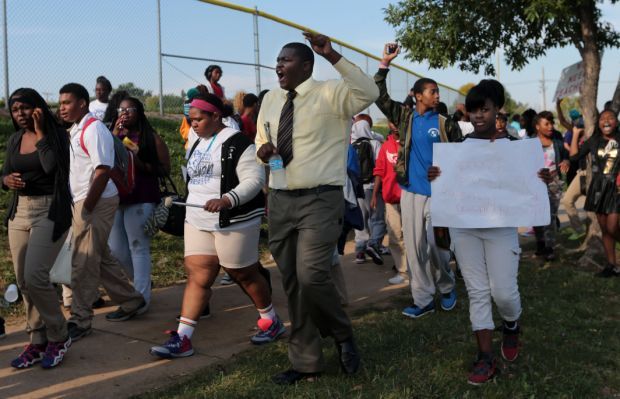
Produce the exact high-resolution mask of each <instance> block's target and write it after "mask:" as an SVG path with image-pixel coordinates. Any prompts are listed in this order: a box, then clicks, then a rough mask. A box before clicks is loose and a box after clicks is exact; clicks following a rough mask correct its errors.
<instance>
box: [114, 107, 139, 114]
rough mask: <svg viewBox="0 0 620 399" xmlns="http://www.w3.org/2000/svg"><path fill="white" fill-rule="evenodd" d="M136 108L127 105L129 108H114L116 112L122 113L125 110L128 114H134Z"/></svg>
mask: <svg viewBox="0 0 620 399" xmlns="http://www.w3.org/2000/svg"><path fill="white" fill-rule="evenodd" d="M137 110H138V109H137V108H136V107H129V108H123V107H119V108H117V109H116V112H118V113H119V114H122V113H123V112H127V113H129V114H134V113H136V111H137Z"/></svg>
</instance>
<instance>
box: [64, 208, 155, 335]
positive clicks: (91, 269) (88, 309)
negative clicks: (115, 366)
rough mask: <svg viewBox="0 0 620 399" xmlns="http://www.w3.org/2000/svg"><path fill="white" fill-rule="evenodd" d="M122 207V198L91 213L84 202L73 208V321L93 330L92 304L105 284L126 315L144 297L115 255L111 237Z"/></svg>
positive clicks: (139, 304) (142, 300)
mask: <svg viewBox="0 0 620 399" xmlns="http://www.w3.org/2000/svg"><path fill="white" fill-rule="evenodd" d="M117 207H118V196H115V197H112V198H101V199H99V202H97V205H96V206H95V209H93V211H92V212H88V211H87V210H86V209H84V201H83V200H82V201H78V202H76V203H75V205H74V209H73V225H72V227H73V242H72V244H73V261H72V275H71V289H72V291H73V302H72V304H71V318H70V319H69V321H70V322H71V323H75V324H77V325H78V327H80V328H89V327H90V323H91V320H92V318H93V309H92V304H93V302H95V301H96V300H97V298H98V295H99V291H98V287H99V284H100V283H101V284H102V285H103V288H105V290H106V291H107V293H108V295H109V296H110V298H111V299H112V300H113V301H114V302H116V303H118V304H119V305H120V307H121V309H123V310H124V311H126V312H132V311H134V310H136V309H137V308H138V307H140V306H141V305H142V303H143V302H144V298H143V297H142V295H141V294H140V293H139V292H137V291H136V290H135V289H134V287H133V286H132V285H131V283H130V282H129V278H128V277H127V275H126V274H125V272H124V270H123V268H122V266H121V265H120V264H119V263H118V261H117V260H116V259H115V258H114V257H113V256H112V255H111V253H110V247H109V246H108V237H109V236H110V230H111V229H112V223H113V222H114V213H115V212H116V208H117Z"/></svg>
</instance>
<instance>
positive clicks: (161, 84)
mask: <svg viewBox="0 0 620 399" xmlns="http://www.w3.org/2000/svg"><path fill="white" fill-rule="evenodd" d="M157 61H158V62H157V72H158V73H159V115H161V116H163V115H164V78H163V70H162V65H161V3H160V0H157Z"/></svg>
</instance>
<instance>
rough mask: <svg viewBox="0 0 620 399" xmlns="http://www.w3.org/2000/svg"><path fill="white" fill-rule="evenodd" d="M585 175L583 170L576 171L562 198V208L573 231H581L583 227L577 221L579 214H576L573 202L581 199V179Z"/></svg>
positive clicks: (578, 220) (579, 220)
mask: <svg viewBox="0 0 620 399" xmlns="http://www.w3.org/2000/svg"><path fill="white" fill-rule="evenodd" d="M585 175H586V171H585V170H581V169H580V170H578V171H577V174H576V175H575V178H574V179H573V181H572V182H571V183H570V184H569V185H568V188H567V189H566V192H565V193H564V198H562V206H564V209H565V210H566V215H568V220H569V222H570V225H571V227H572V228H573V230H575V231H583V229H584V225H583V223H582V222H581V219H579V214H578V213H577V208H576V207H575V202H577V200H578V199H579V197H581V196H582V195H583V194H581V177H582V176H585Z"/></svg>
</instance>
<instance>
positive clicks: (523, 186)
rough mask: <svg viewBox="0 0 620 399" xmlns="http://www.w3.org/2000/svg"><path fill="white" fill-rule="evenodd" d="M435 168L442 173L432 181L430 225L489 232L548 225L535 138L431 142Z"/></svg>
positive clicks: (541, 161)
mask: <svg viewBox="0 0 620 399" xmlns="http://www.w3.org/2000/svg"><path fill="white" fill-rule="evenodd" d="M433 165H435V166H438V167H439V168H440V169H441V175H440V176H439V177H438V178H437V179H435V181H433V182H432V183H431V192H432V200H431V220H432V222H433V225H434V226H438V227H439V226H440V227H462V228H488V227H520V226H545V225H548V224H549V221H550V218H551V217H550V213H549V197H548V195H547V186H546V185H545V183H544V182H543V181H542V180H540V178H539V177H538V176H537V173H538V171H539V170H540V169H541V168H543V167H544V158H543V152H542V146H541V144H540V141H539V140H537V139H529V140H519V141H509V140H507V139H501V140H496V141H494V142H490V141H488V140H477V139H469V140H465V141H464V142H462V143H435V144H433Z"/></svg>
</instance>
